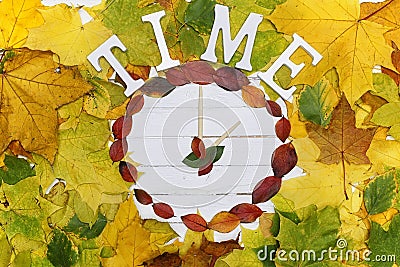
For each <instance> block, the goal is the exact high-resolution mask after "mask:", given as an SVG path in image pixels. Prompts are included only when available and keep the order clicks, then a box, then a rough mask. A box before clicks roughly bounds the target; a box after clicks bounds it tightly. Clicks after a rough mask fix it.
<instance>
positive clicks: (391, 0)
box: [358, 0, 393, 21]
mask: <svg viewBox="0 0 400 267" xmlns="http://www.w3.org/2000/svg"><path fill="white" fill-rule="evenodd" d="M392 2H393V0H390V1H389V2H387V3H386V4H384V5H383V6H381V7H380V8H379V9H377V10H375V11H374V12H372V13H371V14H369V15H368V16H365V17H364V18H361V19H359V20H358V21H361V20H367V19H369V18H370V17H372V16H374V15H376V14H377V13H378V12H380V11H381V10H382V9H385V8H386V7H387V6H388V5H390V4H391V3H392Z"/></svg>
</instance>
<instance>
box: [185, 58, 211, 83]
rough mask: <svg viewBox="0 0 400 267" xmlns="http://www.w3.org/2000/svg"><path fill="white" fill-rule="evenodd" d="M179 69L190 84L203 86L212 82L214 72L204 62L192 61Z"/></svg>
mask: <svg viewBox="0 0 400 267" xmlns="http://www.w3.org/2000/svg"><path fill="white" fill-rule="evenodd" d="M181 69H182V71H183V73H184V74H185V76H186V77H187V79H188V80H189V81H191V82H192V83H196V84H201V85H204V84H210V83H213V82H214V75H215V70H214V68H213V67H211V65H210V64H208V63H207V62H205V61H199V60H198V61H192V62H189V63H186V64H185V65H183V66H182V68H181Z"/></svg>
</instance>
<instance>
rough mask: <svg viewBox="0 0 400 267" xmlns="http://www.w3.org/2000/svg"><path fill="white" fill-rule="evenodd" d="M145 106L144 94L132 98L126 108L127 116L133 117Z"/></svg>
mask: <svg viewBox="0 0 400 267" xmlns="http://www.w3.org/2000/svg"><path fill="white" fill-rule="evenodd" d="M143 105H144V97H143V95H142V94H140V95H136V96H134V97H132V99H131V100H130V101H129V104H128V106H127V107H126V115H127V116H132V115H133V114H136V113H138V112H139V111H141V110H142V108H143Z"/></svg>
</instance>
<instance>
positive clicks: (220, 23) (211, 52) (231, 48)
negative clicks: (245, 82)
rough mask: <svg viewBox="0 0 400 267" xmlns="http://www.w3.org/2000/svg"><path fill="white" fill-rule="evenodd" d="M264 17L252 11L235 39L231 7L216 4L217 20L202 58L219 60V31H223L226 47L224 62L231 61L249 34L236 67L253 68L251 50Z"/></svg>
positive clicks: (213, 60)
mask: <svg viewBox="0 0 400 267" xmlns="http://www.w3.org/2000/svg"><path fill="white" fill-rule="evenodd" d="M262 19H263V17H262V15H260V14H256V13H250V15H249V16H248V17H247V19H246V21H245V22H244V24H243V26H242V28H240V30H239V32H238V33H237V35H236V37H235V39H233V40H232V38H231V26H230V22H229V9H228V7H227V6H222V5H216V6H215V20H214V25H213V28H212V31H211V36H210V40H209V42H208V46H207V50H206V52H204V54H203V55H201V57H200V58H201V59H204V60H208V61H211V62H217V56H216V55H215V46H216V45H217V39H218V34H219V31H220V30H221V31H222V44H223V48H224V62H225V63H229V62H230V61H231V59H232V57H233V55H234V54H235V52H236V50H237V49H238V48H239V45H240V43H241V42H242V41H243V39H244V38H245V37H246V35H247V42H246V46H245V49H244V52H243V57H242V59H241V60H240V61H239V62H237V63H236V65H235V67H236V68H240V69H244V70H249V71H250V70H251V69H252V66H251V63H250V58H251V52H252V51H253V46H254V41H255V38H256V33H257V28H258V25H260V23H261V21H262Z"/></svg>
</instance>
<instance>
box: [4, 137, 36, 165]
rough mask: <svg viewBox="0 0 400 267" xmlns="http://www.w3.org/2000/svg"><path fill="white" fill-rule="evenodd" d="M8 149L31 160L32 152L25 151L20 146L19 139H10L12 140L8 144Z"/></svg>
mask: <svg viewBox="0 0 400 267" xmlns="http://www.w3.org/2000/svg"><path fill="white" fill-rule="evenodd" d="M8 149H10V150H11V152H12V153H13V154H14V155H15V156H18V155H20V156H24V157H27V158H28V159H30V160H32V161H33V157H32V154H31V153H29V152H26V151H25V149H24V148H23V147H22V145H21V142H20V141H12V142H11V143H10V144H9V145H8Z"/></svg>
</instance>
